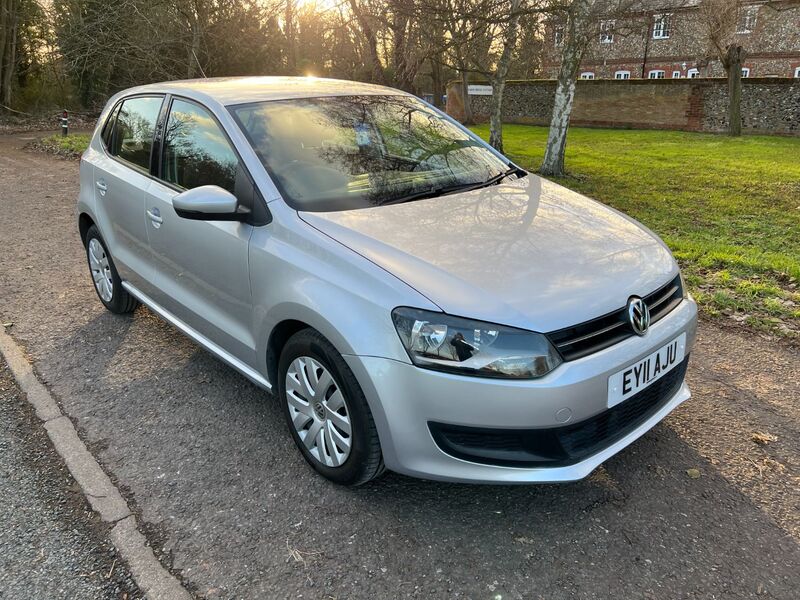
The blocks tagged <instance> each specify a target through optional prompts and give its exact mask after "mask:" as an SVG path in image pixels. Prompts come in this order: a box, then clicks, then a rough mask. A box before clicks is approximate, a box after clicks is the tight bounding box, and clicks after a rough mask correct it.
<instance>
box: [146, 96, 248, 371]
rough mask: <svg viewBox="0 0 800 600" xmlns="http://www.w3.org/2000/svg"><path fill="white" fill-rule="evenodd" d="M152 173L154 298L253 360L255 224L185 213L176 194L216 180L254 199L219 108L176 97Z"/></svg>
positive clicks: (236, 353) (149, 224) (149, 199)
mask: <svg viewBox="0 0 800 600" xmlns="http://www.w3.org/2000/svg"><path fill="white" fill-rule="evenodd" d="M168 102H169V103H170V106H169V109H168V110H169V112H168V115H167V118H166V126H165V128H164V133H163V141H162V142H161V146H160V152H159V158H158V163H159V164H158V165H157V167H156V170H155V171H154V172H155V173H156V174H157V175H158V177H157V179H154V180H153V181H152V183H151V185H150V186H149V188H148V190H147V193H146V200H145V204H146V210H145V213H146V219H147V231H148V236H149V240H150V247H151V251H152V262H153V268H154V276H153V281H154V284H155V287H156V288H157V291H156V292H155V295H154V296H153V299H154V300H155V301H156V302H157V303H158V304H160V305H161V306H163V307H164V308H165V309H167V310H168V311H169V312H170V313H172V314H173V315H175V316H176V317H177V318H178V319H180V320H181V321H183V322H184V323H185V324H186V325H188V326H190V327H191V328H192V329H194V330H195V331H197V332H198V333H200V334H202V335H203V336H204V337H206V338H208V339H209V340H211V341H212V342H214V343H216V344H217V345H219V346H221V347H222V348H223V349H224V350H226V351H227V352H229V353H231V354H233V355H234V356H235V357H236V358H238V359H239V360H242V361H244V362H245V363H247V364H250V365H253V364H254V363H255V352H256V351H255V337H254V335H253V331H252V329H253V328H252V322H253V321H252V299H251V294H250V276H249V270H248V244H249V240H250V235H251V234H252V232H253V226H252V225H250V224H248V223H244V222H238V221H200V220H193V219H184V218H181V217H179V216H178V215H177V214H176V213H175V210H174V209H173V206H172V199H173V198H174V197H175V196H176V195H178V194H179V193H181V192H182V191H185V190H188V189H192V188H195V187H199V186H203V185H217V186H219V187H221V188H224V189H226V190H228V191H230V192H232V193H234V194H236V195H237V197H240V202H241V201H242V200H243V198H241V196H243V195H246V196H248V198H246V200H247V201H248V202H249V201H252V195H253V191H254V188H253V187H252V183H251V182H250V180H249V178H248V177H247V176H246V174H245V172H244V170H243V167H242V165H241V164H240V160H239V157H238V154H237V153H236V152H235V151H234V149H233V146H232V144H231V142H230V140H229V139H228V137H227V136H226V134H225V132H224V131H223V129H222V127H221V126H220V124H219V123H218V121H217V120H216V119H215V118H214V116H213V114H212V113H211V112H210V111H209V110H208V109H207V108H205V107H204V106H201V105H200V104H198V103H196V102H193V101H191V100H188V99H184V98H179V97H171V99H170V100H168Z"/></svg>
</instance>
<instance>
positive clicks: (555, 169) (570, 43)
mask: <svg viewBox="0 0 800 600" xmlns="http://www.w3.org/2000/svg"><path fill="white" fill-rule="evenodd" d="M598 2H599V0H573V1H572V2H571V3H569V4H568V5H566V6H564V7H563V9H561V10H559V11H558V13H557V14H559V13H560V14H559V17H560V18H562V19H563V20H564V42H563V47H562V51H561V68H560V70H559V72H558V83H557V84H556V93H555V100H554V102H553V114H552V116H551V118H550V131H549V132H548V134H547V148H546V149H545V154H544V160H543V161H542V166H541V168H540V169H539V170H540V172H541V173H542V174H543V175H551V176H563V175H564V153H565V151H566V147H567V130H568V129H569V117H570V113H571V112H572V102H573V100H574V99H575V80H576V79H577V76H578V70H579V69H580V65H581V60H582V59H583V53H584V52H585V51H586V46H587V44H588V42H589V35H590V31H591V29H592V28H591V27H590V26H591V24H592V21H593V19H594V18H595V13H596V9H597V8H598Z"/></svg>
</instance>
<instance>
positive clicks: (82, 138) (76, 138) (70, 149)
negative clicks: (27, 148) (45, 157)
mask: <svg viewBox="0 0 800 600" xmlns="http://www.w3.org/2000/svg"><path fill="white" fill-rule="evenodd" d="M91 138H92V136H91V134H88V133H70V134H69V135H67V136H62V135H61V134H60V133H57V134H55V135H50V136H47V137H46V138H42V139H40V140H36V141H35V142H33V143H32V144H31V147H32V148H33V149H34V150H37V151H39V152H47V153H48V154H55V155H57V156H61V157H64V158H80V156H81V154H83V151H84V150H86V148H87V147H88V146H89V141H90V140H91Z"/></svg>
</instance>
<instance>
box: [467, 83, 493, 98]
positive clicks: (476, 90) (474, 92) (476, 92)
mask: <svg viewBox="0 0 800 600" xmlns="http://www.w3.org/2000/svg"><path fill="white" fill-rule="evenodd" d="M467 93H468V94H469V95H470V96H491V95H492V86H490V85H469V86H467Z"/></svg>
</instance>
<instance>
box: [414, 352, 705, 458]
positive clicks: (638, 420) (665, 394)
mask: <svg viewBox="0 0 800 600" xmlns="http://www.w3.org/2000/svg"><path fill="white" fill-rule="evenodd" d="M688 363H689V357H688V356H687V357H686V358H685V359H684V361H683V362H682V363H681V364H680V365H678V366H677V367H675V368H674V369H672V371H670V372H669V373H667V374H666V375H664V376H663V377H662V378H661V379H659V380H658V381H656V382H654V383H653V384H652V385H650V386H648V387H646V388H645V389H643V390H642V391H641V392H639V393H638V394H635V395H633V396H631V397H630V398H628V399H627V400H625V401H624V402H621V403H620V404H617V405H616V406H614V407H612V408H609V409H608V410H605V411H603V412H601V413H599V414H597V415H595V416H594V417H591V418H589V419H586V420H584V421H581V422H579V423H575V424H574V425H565V426H564V427H553V428H547V429H489V428H480V427H463V426H460V425H445V424H443V423H433V422H431V423H428V427H429V428H430V431H431V434H432V435H433V439H434V441H435V442H436V445H437V446H439V448H440V449H441V450H442V451H443V452H445V453H447V454H449V455H451V456H454V457H456V458H461V459H464V460H468V461H471V462H477V463H483V464H489V465H503V466H511V467H560V466H566V465H571V464H574V463H576V462H580V461H581V460H583V459H585V458H587V457H589V456H591V455H592V454H596V453H597V452H599V451H601V450H603V449H604V448H607V447H608V446H610V445H611V444H613V443H614V442H616V441H617V440H618V439H620V438H622V437H624V436H625V435H627V434H628V433H629V432H631V431H633V430H634V429H636V428H637V427H638V426H639V425H641V424H642V423H644V422H645V421H646V420H647V419H648V418H650V417H651V416H652V415H654V414H655V413H656V412H658V410H659V409H661V408H662V407H663V406H664V405H665V404H666V403H667V402H668V401H669V400H670V399H671V398H672V397H673V396H674V395H675V394H676V393H677V392H678V389H680V386H681V384H682V383H683V379H684V377H685V376H686V367H687V365H688Z"/></svg>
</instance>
